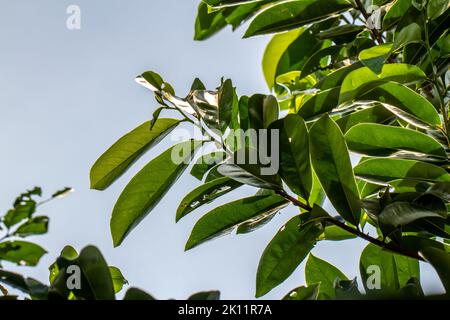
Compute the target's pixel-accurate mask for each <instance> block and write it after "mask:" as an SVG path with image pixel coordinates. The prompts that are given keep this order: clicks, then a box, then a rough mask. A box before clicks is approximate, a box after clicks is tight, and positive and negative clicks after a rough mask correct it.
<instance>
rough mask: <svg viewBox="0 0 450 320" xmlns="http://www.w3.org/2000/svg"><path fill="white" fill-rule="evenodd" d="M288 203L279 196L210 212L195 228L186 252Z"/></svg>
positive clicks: (266, 197)
mask: <svg viewBox="0 0 450 320" xmlns="http://www.w3.org/2000/svg"><path fill="white" fill-rule="evenodd" d="M286 205H287V201H286V200H285V199H284V198H282V197H280V196H277V195H273V196H254V197H249V198H245V199H240V200H237V201H234V202H231V203H228V204H225V205H223V206H220V207H217V208H216V209H214V210H212V211H210V212H208V213H207V214H206V215H204V216H203V217H202V218H201V219H200V220H199V221H198V222H197V223H196V224H195V226H194V229H193V230H192V233H191V235H190V237H189V240H188V242H187V244H186V250H190V249H192V248H194V247H196V246H198V245H200V244H202V243H204V242H205V241H208V240H211V239H213V238H216V237H218V236H221V235H224V234H227V233H230V232H231V231H232V230H233V229H234V228H236V227H237V226H239V225H240V224H241V223H243V222H246V221H248V220H250V219H253V218H254V217H257V216H259V215H261V214H265V213H268V212H273V211H279V210H280V209H282V208H283V207H285V206H286Z"/></svg>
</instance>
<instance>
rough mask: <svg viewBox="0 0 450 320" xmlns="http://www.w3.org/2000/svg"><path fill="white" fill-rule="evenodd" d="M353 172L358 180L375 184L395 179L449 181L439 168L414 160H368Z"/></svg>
mask: <svg viewBox="0 0 450 320" xmlns="http://www.w3.org/2000/svg"><path fill="white" fill-rule="evenodd" d="M354 171H355V175H357V176H358V177H359V178H361V179H364V180H366V181H369V182H375V183H386V182H389V181H392V180H397V179H408V180H423V181H431V182H433V181H435V182H438V181H443V182H445V181H450V175H449V174H448V173H447V172H446V171H445V170H444V169H442V168H441V167H438V166H435V165H432V164H429V163H425V162H420V161H416V160H405V159H369V160H366V161H363V162H362V163H360V164H358V165H357V166H356V167H355V168H354Z"/></svg>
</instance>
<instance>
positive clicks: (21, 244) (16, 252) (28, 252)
mask: <svg viewBox="0 0 450 320" xmlns="http://www.w3.org/2000/svg"><path fill="white" fill-rule="evenodd" d="M46 253H47V251H45V250H44V249H43V248H42V247H41V246H39V245H37V244H34V243H31V242H25V241H7V242H2V243H0V261H2V260H5V261H9V262H12V263H15V264H17V265H19V266H31V267H32V266H35V265H37V264H38V263H39V260H41V258H42V256H43V255H44V254H46Z"/></svg>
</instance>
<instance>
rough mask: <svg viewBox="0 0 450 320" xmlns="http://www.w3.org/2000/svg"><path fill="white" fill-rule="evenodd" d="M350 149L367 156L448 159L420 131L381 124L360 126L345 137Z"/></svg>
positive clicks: (439, 145) (442, 149) (355, 127)
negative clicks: (404, 153)
mask: <svg viewBox="0 0 450 320" xmlns="http://www.w3.org/2000/svg"><path fill="white" fill-rule="evenodd" d="M345 140H346V141H347V145H348V147H349V149H350V150H351V151H353V152H356V153H359V154H362V155H367V156H388V155H391V154H393V153H395V152H398V151H410V152H419V153H423V154H428V155H433V156H437V157H442V158H446V157H447V155H446V152H445V150H444V148H443V147H442V145H441V144H440V143H439V142H437V141H436V140H434V139H433V138H431V137H430V136H428V135H426V134H423V133H421V132H419V131H415V130H410V129H406V128H401V127H392V126H383V125H379V124H368V123H367V124H359V125H356V126H354V127H353V128H351V129H350V130H349V131H348V132H347V133H346V135H345Z"/></svg>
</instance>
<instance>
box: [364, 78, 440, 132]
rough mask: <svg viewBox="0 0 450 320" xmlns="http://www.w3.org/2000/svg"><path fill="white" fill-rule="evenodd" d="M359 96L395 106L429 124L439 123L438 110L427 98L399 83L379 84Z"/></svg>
mask: <svg viewBox="0 0 450 320" xmlns="http://www.w3.org/2000/svg"><path fill="white" fill-rule="evenodd" d="M359 97H360V99H362V100H376V101H380V102H382V103H387V104H389V105H392V106H394V107H397V108H399V109H401V110H403V111H405V112H408V113H410V114H411V115H413V116H415V117H417V118H418V119H420V120H422V121H424V122H426V123H428V124H429V125H431V126H435V127H436V126H439V125H440V124H441V120H440V118H439V114H438V112H437V111H436V109H435V108H434V106H433V105H432V104H431V103H430V102H429V101H428V100H427V99H425V98H424V97H422V96H421V95H420V94H418V93H416V92H414V90H411V89H409V88H408V87H406V86H404V85H401V84H399V83H395V82H388V83H384V84H381V85H379V86H377V87H376V88H374V89H372V90H370V91H369V92H367V93H364V94H363V95H360V96H359Z"/></svg>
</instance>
